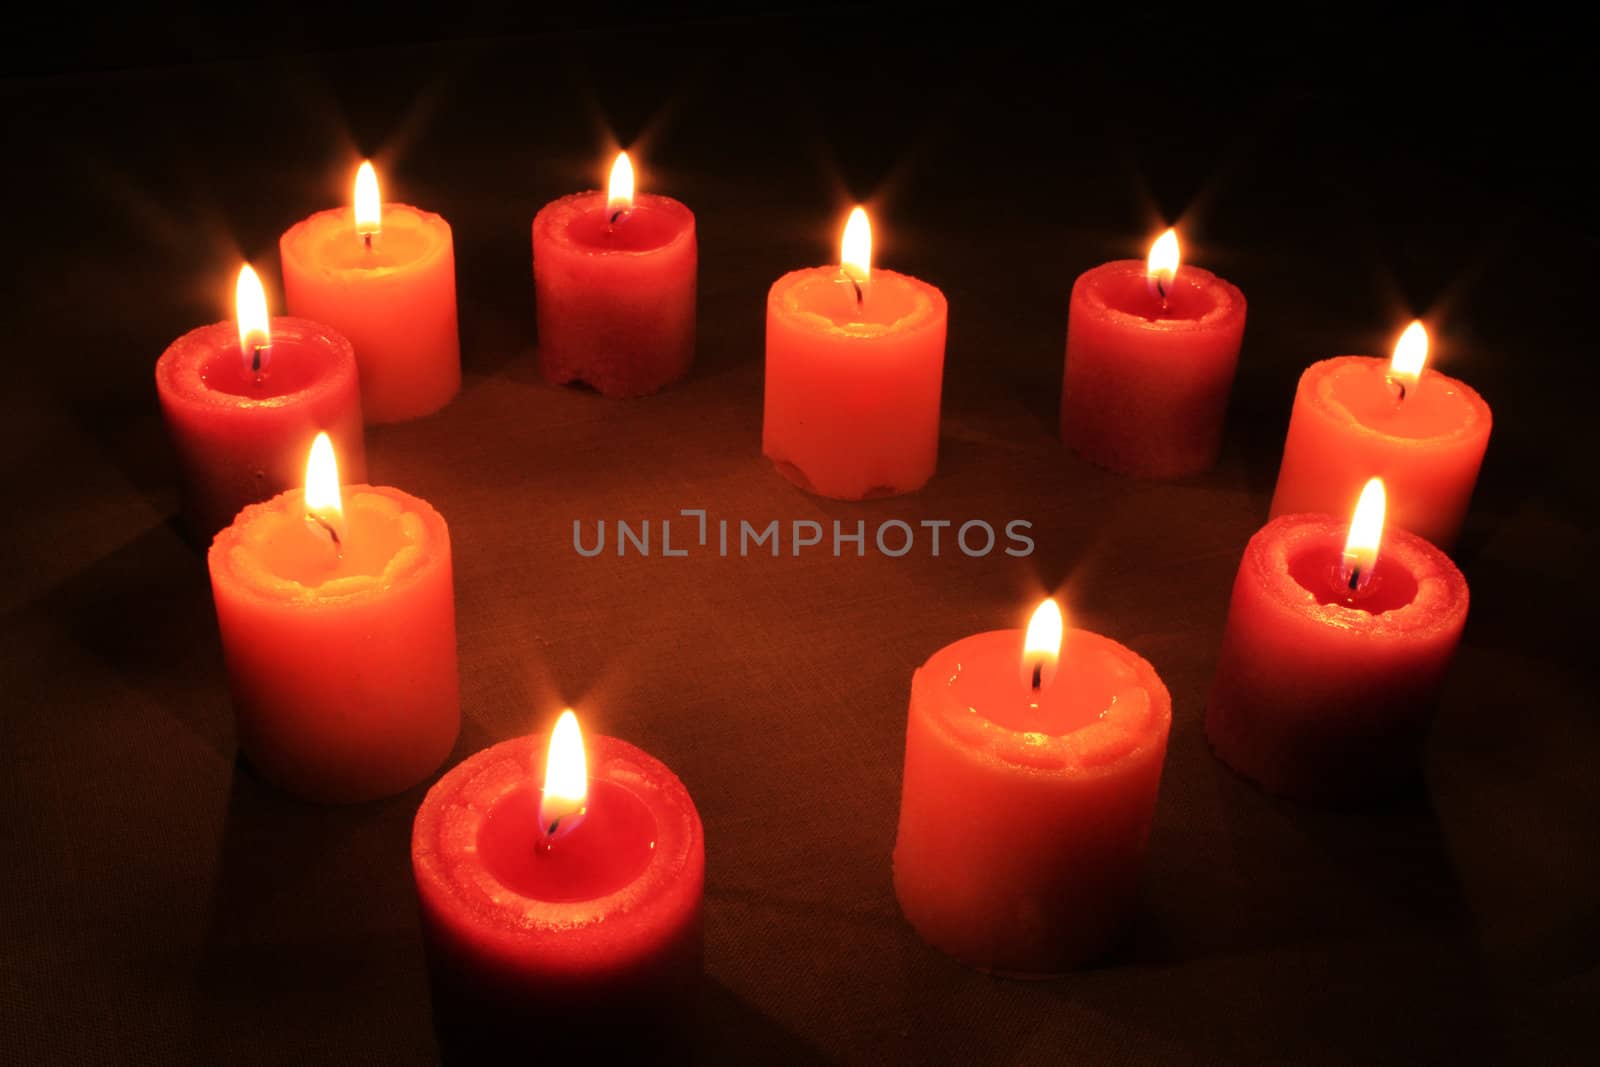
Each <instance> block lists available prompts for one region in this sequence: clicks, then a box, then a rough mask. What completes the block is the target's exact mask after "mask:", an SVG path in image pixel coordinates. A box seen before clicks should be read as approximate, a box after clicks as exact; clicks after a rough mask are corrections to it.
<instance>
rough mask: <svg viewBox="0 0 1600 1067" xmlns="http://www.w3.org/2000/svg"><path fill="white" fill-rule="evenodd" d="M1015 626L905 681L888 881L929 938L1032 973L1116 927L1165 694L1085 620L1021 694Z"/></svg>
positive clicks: (1131, 889) (1123, 912) (1149, 811)
mask: <svg viewBox="0 0 1600 1067" xmlns="http://www.w3.org/2000/svg"><path fill="white" fill-rule="evenodd" d="M1022 637H1023V635H1022V632H1021V631H1020V630H999V631H993V632H990V633H983V634H978V635H976V636H974V637H969V638H967V639H965V640H962V641H958V642H956V643H955V644H953V645H950V646H948V647H946V648H944V649H942V650H941V651H939V652H938V653H936V654H935V655H934V656H933V657H931V658H930V659H929V660H928V662H927V663H926V664H924V665H923V666H922V667H921V668H920V669H919V670H918V671H917V672H916V674H915V675H914V676H913V677H912V681H911V711H910V717H909V722H908V725H907V729H906V764H905V782H904V785H903V787H902V792H901V799H900V830H899V836H898V838H897V840H896V842H895V849H894V885H895V893H896V895H897V896H898V897H899V900H900V907H901V910H902V911H903V912H904V913H905V916H906V918H907V919H909V920H910V922H911V925H912V926H914V927H916V929H917V932H918V933H919V934H921V935H922V937H923V938H924V939H925V940H927V941H928V942H929V943H930V944H932V945H934V946H935V947H936V948H939V949H942V950H943V951H945V952H947V953H949V954H950V955H952V956H954V957H955V958H957V959H959V960H961V961H962V962H964V963H966V964H969V965H970V966H973V967H977V968H980V969H982V970H986V971H993V972H996V973H1003V974H1013V975H1030V976H1036V975H1048V974H1054V973H1058V972H1060V971H1062V970H1064V969H1067V968H1070V967H1072V966H1075V965H1077V964H1080V963H1083V962H1085V961H1087V960H1090V959H1092V958H1094V957H1095V956H1098V955H1099V954H1101V953H1102V952H1104V951H1105V950H1106V949H1107V948H1109V947H1110V946H1111V945H1112V944H1113V943H1114V942H1115V941H1116V940H1117V938H1118V937H1119V936H1120V935H1121V934H1122V933H1123V931H1124V930H1125V929H1126V927H1127V924H1128V920H1129V918H1130V916H1131V914H1132V911H1133V908H1134V906H1135V904H1136V903H1137V901H1138V898H1139V892H1138V889H1139V880H1140V872H1141V870H1142V867H1143V864H1144V851H1145V841H1146V838H1147V836H1148V833H1149V829H1150V820H1151V817H1152V815H1153V813H1154V811H1155V803H1156V791H1157V787H1158V785H1159V782H1160V778H1161V764H1162V761H1163V759H1164V757H1165V755H1166V749H1167V733H1168V730H1169V728H1170V726H1171V723H1172V700H1171V698H1170V697H1169V696H1168V694H1167V689H1166V686H1164V685H1163V684H1162V682H1161V679H1160V678H1159V677H1158V676H1157V675H1156V672H1155V670H1154V668H1152V667H1151V666H1150V664H1149V663H1147V662H1146V661H1145V660H1144V659H1142V658H1140V657H1139V656H1138V655H1136V654H1134V653H1133V652H1131V651H1129V650H1128V649H1127V648H1124V647H1123V646H1122V645H1120V644H1118V643H1116V642H1115V641H1111V640H1109V639H1107V638H1104V637H1101V636H1099V635H1097V634H1092V633H1088V632H1086V631H1083V630H1069V631H1068V632H1067V634H1066V639H1065V641H1064V643H1063V647H1062V657H1061V663H1060V667H1059V669H1058V671H1057V672H1056V677H1055V680H1054V682H1053V683H1052V684H1051V685H1050V686H1049V687H1048V688H1047V689H1046V690H1044V692H1043V695H1042V696H1035V695H1031V694H1030V691H1029V689H1028V687H1027V685H1026V684H1025V683H1024V681H1023V679H1022V678H1021V676H1020V675H1021V662H1022Z"/></svg>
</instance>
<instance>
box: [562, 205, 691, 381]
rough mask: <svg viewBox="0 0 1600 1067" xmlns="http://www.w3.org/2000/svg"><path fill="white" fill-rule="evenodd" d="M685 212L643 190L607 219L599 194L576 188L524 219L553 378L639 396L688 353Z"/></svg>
mask: <svg viewBox="0 0 1600 1067" xmlns="http://www.w3.org/2000/svg"><path fill="white" fill-rule="evenodd" d="M697 256H698V251H697V248H696V243H695V228H694V212H692V211H690V210H689V209H688V208H687V207H685V206H684V205H682V204H680V203H679V202H678V201H676V200H673V199H672V198H671V197H666V196H654V195H642V196H639V197H637V198H636V199H635V201H634V204H633V207H632V208H631V209H629V210H628V211H627V212H626V213H625V214H624V215H623V216H622V217H620V218H618V219H617V220H616V222H614V223H613V222H612V221H611V217H610V215H609V214H608V212H607V207H606V194H605V193H601V192H588V193H575V194H574V195H572V196H567V197H562V198H561V199H560V200H555V201H552V202H551V203H549V204H546V205H545V206H544V208H543V209H542V210H541V211H540V212H539V214H538V215H536V216H535V217H534V220H533V284H534V297H535V301H536V307H535V310H536V312H537V315H538V324H539V361H540V365H541V366H542V367H543V369H544V375H545V377H546V378H547V379H548V380H550V381H552V382H555V383H557V384H566V383H568V382H575V381H576V382H583V383H584V384H586V385H589V386H590V387H592V388H594V389H595V390H597V391H599V392H600V393H602V394H604V395H605V396H644V395H646V394H648V393H653V392H655V391H657V390H658V389H661V388H662V387H663V386H666V385H669V384H671V383H672V382H675V381H677V380H678V379H679V378H681V377H683V376H684V374H686V373H688V370H689V364H690V363H691V362H693V360H694V333H695V286H696V270H697V267H696V263H697Z"/></svg>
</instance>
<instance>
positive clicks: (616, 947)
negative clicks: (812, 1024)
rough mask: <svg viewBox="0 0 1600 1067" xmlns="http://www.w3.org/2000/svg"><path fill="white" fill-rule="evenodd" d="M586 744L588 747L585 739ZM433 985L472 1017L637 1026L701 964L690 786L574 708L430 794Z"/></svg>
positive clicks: (486, 754) (695, 819)
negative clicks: (545, 730) (592, 729)
mask: <svg viewBox="0 0 1600 1067" xmlns="http://www.w3.org/2000/svg"><path fill="white" fill-rule="evenodd" d="M586 746H587V753H586V752H585V747H586ZM411 866H412V871H413V873H414V874H415V877H416V882H417V899H418V904H419V905H420V907H421V913H422V927H423V933H424V935H425V938H426V941H427V945H428V949H429V956H430V963H431V966H432V970H433V975H434V980H435V986H436V989H437V990H438V991H439V994H440V996H441V998H442V999H443V1000H444V1002H445V1005H446V1006H447V1008H448V1010H449V1011H450V1012H451V1013H465V1014H466V1015H467V1016H468V1017H469V1018H470V1019H471V1020H472V1021H474V1022H475V1023H477V1024H480V1025H489V1026H496V1025H499V1026H510V1027H516V1026H518V1025H523V1026H528V1027H532V1028H535V1029H536V1030H537V1029H539V1028H550V1027H554V1028H556V1029H558V1030H560V1029H563V1028H570V1027H573V1026H574V1025H583V1024H587V1025H602V1026H609V1027H618V1026H634V1025H637V1024H639V1023H641V1022H642V1021H643V1020H644V1018H645V1017H648V1016H655V1015H657V1014H660V1013H670V1012H671V1010H672V1009H673V1008H675V1007H678V1006H681V1004H682V1003H683V1000H684V996H685V995H686V994H689V993H692V991H693V989H694V983H695V982H696V980H697V978H698V975H699V973H700V959H701V918H700V916H701V898H702V896H703V893H704V886H705V840H704V835H703V833H702V831H701V827H700V816H699V813H698V812H696V811H695V806H694V802H693V801H692V800H691V799H690V798H689V792H688V790H686V789H685V788H684V786H683V783H682V782H680V781H679V780H678V778H677V776H676V775H674V774H673V773H672V772H671V771H670V770H668V769H667V768H666V766H664V765H663V764H662V763H661V762H660V761H658V760H656V759H655V758H653V757H652V756H650V755H648V754H647V753H645V752H642V751H640V750H639V749H638V748H635V747H634V746H633V745H630V744H628V743H627V742H625V741H619V740H617V739H616V738H611V737H600V736H591V737H588V738H584V737H583V735H582V734H581V733H580V731H579V728H578V722H577V719H576V717H575V716H574V715H573V713H572V712H571V710H568V711H566V712H564V713H563V714H562V716H561V718H560V720H559V721H558V722H557V723H556V727H555V729H554V730H553V731H552V733H551V735H550V737H549V740H548V743H547V742H546V741H545V739H544V738H532V737H520V738H515V739H513V740H510V741H505V742H502V743H501V744H498V745H495V746H494V747H493V748H489V749H486V750H485V751H482V752H479V753H478V754H476V755H474V756H472V757H470V758H469V759H467V760H466V761H464V762H463V763H462V764H461V765H460V766H458V767H456V768H455V769H454V770H452V771H450V773H449V774H447V775H445V776H444V777H443V778H442V779H440V781H439V782H438V783H437V784H436V785H435V786H434V787H433V788H432V789H430V790H429V791H428V795H427V798H426V799H424V800H423V802H422V807H421V809H420V810H419V811H418V812H417V819H416V824H415V827H414V829H413V830H412V835H411Z"/></svg>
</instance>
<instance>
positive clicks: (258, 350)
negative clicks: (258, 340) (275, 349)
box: [250, 344, 267, 380]
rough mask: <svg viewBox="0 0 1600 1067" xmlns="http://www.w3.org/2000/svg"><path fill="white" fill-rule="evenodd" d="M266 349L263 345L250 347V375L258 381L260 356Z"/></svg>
mask: <svg viewBox="0 0 1600 1067" xmlns="http://www.w3.org/2000/svg"><path fill="white" fill-rule="evenodd" d="M266 348H267V346H266V345H263V344H257V345H252V346H251V353H250V373H252V374H254V375H255V376H256V378H257V379H258V380H259V379H260V377H261V363H262V355H263V353H264V352H265V350H266Z"/></svg>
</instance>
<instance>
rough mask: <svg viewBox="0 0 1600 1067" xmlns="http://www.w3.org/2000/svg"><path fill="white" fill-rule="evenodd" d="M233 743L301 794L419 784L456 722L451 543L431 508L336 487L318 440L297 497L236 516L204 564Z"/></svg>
mask: <svg viewBox="0 0 1600 1067" xmlns="http://www.w3.org/2000/svg"><path fill="white" fill-rule="evenodd" d="M207 562H208V564H209V566H210V568H211V591H212V595H213V597H214V598H215V601H216V608H217V624H218V626H219V627H220V629H221V631H222V651H223V654H224V656H225V658H226V660H227V665H228V680H229V683H230V689H231V691H232V694H233V707H234V713H235V715H236V716H237V719H238V729H239V747H240V749H241V750H243V752H244V754H245V757H246V758H247V759H248V760H249V761H250V762H251V764H252V765H254V766H255V768H256V769H257V770H258V771H260V772H261V774H262V775H263V776H264V777H266V778H268V779H270V780H271V781H273V782H276V783H277V784H278V785H280V786H281V787H283V788H284V789H287V790H288V791H290V792H292V793H295V794H298V795H300V796H303V797H306V798H308V799H311V800H318V801H324V802H329V803H349V802H354V801H361V800H371V799H374V798H377V797H382V796H389V795H390V794H393V793H398V792H400V791H401V790H403V789H407V788H409V787H411V786H413V785H415V784H416V783H418V782H420V781H421V780H422V779H424V778H426V777H427V776H428V775H429V774H431V773H432V772H433V770H434V769H435V768H436V767H438V766H439V764H440V763H442V762H443V761H444V758H445V757H446V756H447V755H449V754H450V749H451V747H452V746H453V745H454V744H455V739H456V732H457V730H458V728H459V726H460V721H461V709H460V702H459V699H458V695H457V679H456V623H455V598H454V589H453V585H452V582H451V572H450V534H449V531H448V530H447V529H446V527H445V523H444V519H442V518H440V517H439V513H438V512H436V511H434V510H433V508H431V507H429V506H428V504H427V502H426V501H423V500H419V499H417V498H416V497H414V496H410V495H408V494H406V493H402V492H401V491H400V490H398V489H389V488H383V487H376V486H370V485H346V486H344V487H343V489H342V491H341V489H340V486H339V476H338V471H337V468H336V465H335V461H334V454H333V447H332V445H331V443H330V442H329V440H328V438H327V436H326V435H318V437H317V440H316V443H315V444H314V445H313V447H312V449H311V459H310V461H309V462H308V464H307V467H306V487H305V489H304V490H300V489H291V490H289V491H288V492H285V493H282V494H281V495H279V496H276V497H274V498H273V499H271V500H269V501H267V502H266V503H264V504H253V505H251V506H250V507H247V508H245V509H244V511H242V512H240V514H239V517H238V518H237V519H236V520H234V523H233V525H232V526H230V527H228V528H227V529H226V530H223V531H222V532H221V533H220V534H218V535H217V539H216V540H215V541H214V542H212V545H211V552H210V555H209V557H208V560H207Z"/></svg>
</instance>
